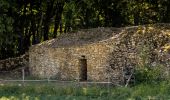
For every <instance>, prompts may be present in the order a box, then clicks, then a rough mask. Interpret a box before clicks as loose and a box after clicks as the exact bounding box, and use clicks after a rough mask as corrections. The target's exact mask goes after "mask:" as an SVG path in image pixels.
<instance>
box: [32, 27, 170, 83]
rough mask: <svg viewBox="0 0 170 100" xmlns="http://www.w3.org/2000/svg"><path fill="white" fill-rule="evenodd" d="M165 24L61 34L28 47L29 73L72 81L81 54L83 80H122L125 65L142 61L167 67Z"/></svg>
mask: <svg viewBox="0 0 170 100" xmlns="http://www.w3.org/2000/svg"><path fill="white" fill-rule="evenodd" d="M169 27H170V25H165V24H157V25H152V26H151V25H146V26H138V27H125V28H96V29H90V30H83V31H79V32H76V33H69V34H64V35H63V36H61V37H59V38H57V39H52V40H49V41H45V42H43V43H41V44H37V45H34V46H32V47H31V48H30V50H29V66H30V72H31V74H32V75H34V76H38V77H41V78H55V79H58V80H76V79H79V78H80V77H79V76H80V59H81V57H82V56H85V58H86V60H87V81H107V80H108V78H109V79H110V80H111V81H112V82H116V83H118V84H119V83H122V82H123V81H124V76H123V70H124V68H126V67H138V66H141V65H142V64H143V63H145V64H149V65H150V66H151V67H152V66H154V64H156V65H160V64H161V65H163V66H165V67H166V68H168V66H169V65H170V64H169V63H168V62H169V60H168V59H169V58H170V56H169V53H168V52H167V51H168V50H170V49H169V48H170V46H169V44H170V29H169ZM165 48H166V49H165ZM160 50H161V52H159V51H160ZM145 53H146V54H145ZM143 54H145V55H143ZM144 57H145V59H143V58H144ZM165 59H166V60H165Z"/></svg>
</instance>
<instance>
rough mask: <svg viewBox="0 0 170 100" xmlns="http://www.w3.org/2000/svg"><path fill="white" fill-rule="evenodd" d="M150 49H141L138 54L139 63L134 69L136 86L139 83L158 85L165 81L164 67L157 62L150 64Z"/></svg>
mask: <svg viewBox="0 0 170 100" xmlns="http://www.w3.org/2000/svg"><path fill="white" fill-rule="evenodd" d="M150 50H151V49H150V47H146V46H144V47H141V51H140V54H139V57H140V63H138V65H137V66H136V68H135V79H136V83H137V84H141V83H150V84H152V83H153V84H154V83H159V82H161V81H163V80H165V77H166V76H165V75H164V70H165V68H164V66H163V65H162V64H159V63H158V62H152V63H151V57H150V56H152V55H151V53H152V51H150Z"/></svg>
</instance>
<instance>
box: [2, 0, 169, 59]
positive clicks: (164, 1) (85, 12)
mask: <svg viewBox="0 0 170 100" xmlns="http://www.w3.org/2000/svg"><path fill="white" fill-rule="evenodd" d="M169 10H170V2H169V1H168V0H157V1H154V0H140V1H134V0H107V1H106V0H48V1H47V0H21V1H18V0H12V1H11V0H1V1H0V11H1V12H0V15H1V16H0V59H5V58H8V57H11V56H15V55H19V54H22V53H24V52H25V51H27V50H28V48H29V46H31V45H34V44H36V43H39V42H42V41H43V40H48V39H51V38H55V37H56V36H58V35H60V34H62V33H63V31H64V32H70V31H75V30H77V29H80V28H93V27H122V26H128V25H142V24H152V23H160V22H161V23H167V22H170V20H169V19H170V14H169Z"/></svg>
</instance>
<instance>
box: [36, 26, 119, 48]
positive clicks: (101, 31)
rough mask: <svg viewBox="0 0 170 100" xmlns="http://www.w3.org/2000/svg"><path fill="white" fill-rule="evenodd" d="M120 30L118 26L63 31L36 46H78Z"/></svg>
mask: <svg viewBox="0 0 170 100" xmlns="http://www.w3.org/2000/svg"><path fill="white" fill-rule="evenodd" d="M120 32H121V29H120V28H104V27H98V28H92V29H83V30H80V31H77V32H72V33H63V34H62V35H61V36H59V37H57V38H55V39H51V40H48V41H44V42H42V43H40V44H38V46H43V47H52V48H57V47H68V46H80V45H84V44H90V43H96V42H99V41H102V40H106V39H109V38H111V37H113V36H114V35H116V34H118V33H120Z"/></svg>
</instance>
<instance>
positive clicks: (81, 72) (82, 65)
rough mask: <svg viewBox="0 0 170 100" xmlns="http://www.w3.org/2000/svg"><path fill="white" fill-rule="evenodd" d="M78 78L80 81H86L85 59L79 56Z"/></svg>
mask: <svg viewBox="0 0 170 100" xmlns="http://www.w3.org/2000/svg"><path fill="white" fill-rule="evenodd" d="M79 75H80V76H79V78H80V81H87V59H86V58H85V56H81V58H80V59H79Z"/></svg>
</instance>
